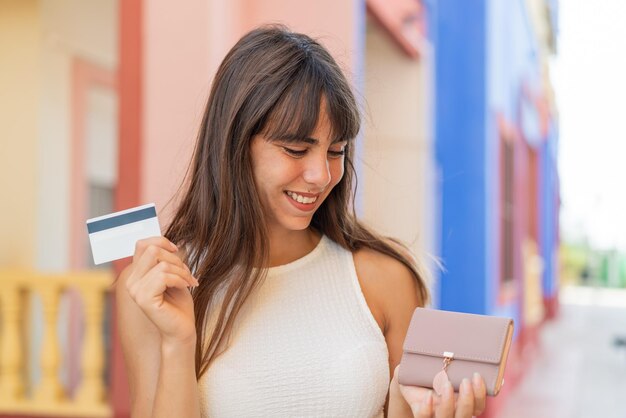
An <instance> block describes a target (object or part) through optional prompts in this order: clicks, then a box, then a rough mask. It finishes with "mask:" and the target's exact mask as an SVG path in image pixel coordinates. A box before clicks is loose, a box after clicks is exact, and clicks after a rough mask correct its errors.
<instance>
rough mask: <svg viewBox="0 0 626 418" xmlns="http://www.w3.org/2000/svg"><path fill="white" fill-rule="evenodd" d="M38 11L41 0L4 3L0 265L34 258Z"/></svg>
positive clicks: (0, 30)
mask: <svg viewBox="0 0 626 418" xmlns="http://www.w3.org/2000/svg"><path fill="white" fill-rule="evenodd" d="M39 9H40V5H39V2H38V1H36V0H4V1H2V2H0V57H1V58H0V59H1V60H2V64H1V70H0V92H1V96H0V190H1V191H2V196H1V197H0V266H12V267H30V266H31V265H32V264H33V263H34V259H35V234H36V227H37V225H36V224H37V189H36V188H37V180H36V179H37V170H38V159H37V155H38V154H37V143H38V135H39V129H38V127H39V97H38V93H39V88H40V56H41V51H40V41H39V39H40V36H41V35H40V31H39V21H40V10H39ZM51 221H52V220H51Z"/></svg>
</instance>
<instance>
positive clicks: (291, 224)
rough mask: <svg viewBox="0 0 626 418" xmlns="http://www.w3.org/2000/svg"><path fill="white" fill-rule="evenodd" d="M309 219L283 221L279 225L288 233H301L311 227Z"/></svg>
mask: <svg viewBox="0 0 626 418" xmlns="http://www.w3.org/2000/svg"><path fill="white" fill-rule="evenodd" d="M311 219H312V218H300V219H298V218H296V219H285V221H284V222H281V225H282V226H283V228H285V229H287V230H289V231H303V230H305V229H307V228H308V227H309V226H310V225H311Z"/></svg>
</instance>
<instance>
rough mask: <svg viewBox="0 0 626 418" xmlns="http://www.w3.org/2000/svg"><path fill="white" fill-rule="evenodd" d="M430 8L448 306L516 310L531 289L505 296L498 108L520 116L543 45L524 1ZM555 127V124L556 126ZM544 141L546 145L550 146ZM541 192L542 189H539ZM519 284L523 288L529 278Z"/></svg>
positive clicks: (550, 230) (549, 286)
mask: <svg viewBox="0 0 626 418" xmlns="http://www.w3.org/2000/svg"><path fill="white" fill-rule="evenodd" d="M429 3H434V4H433V5H432V7H430V10H431V13H432V16H431V19H430V22H431V25H432V26H431V39H432V41H433V43H434V45H435V51H436V110H435V118H436V123H435V129H436V133H435V135H436V158H437V163H438V165H439V170H440V176H441V183H440V185H439V186H440V195H441V202H440V207H441V233H440V256H441V258H442V261H443V264H444V267H445V271H443V272H442V273H441V277H440V280H439V283H438V288H437V289H436V294H437V295H438V300H436V301H435V304H436V305H437V306H438V307H440V308H441V309H448V310H455V311H462V312H474V313H483V314H491V315H506V316H511V317H513V318H514V319H515V320H516V322H518V323H519V319H520V310H521V303H522V297H523V295H522V294H521V292H519V294H518V297H517V299H514V300H512V301H507V302H504V303H502V302H500V300H499V299H500V297H499V296H500V294H499V292H500V206H499V205H500V203H499V202H500V178H499V177H500V166H499V164H500V156H499V155H500V144H499V141H500V139H499V132H498V125H497V118H496V116H497V115H498V114H500V115H502V116H504V117H505V118H506V119H507V120H508V121H510V122H512V123H514V124H519V122H520V121H519V100H520V93H521V90H522V85H523V84H524V83H526V84H527V85H528V86H529V87H531V88H533V89H534V88H538V87H539V86H540V83H541V81H542V80H541V76H540V65H539V61H538V49H537V48H538V45H537V40H536V38H535V35H534V33H533V28H532V24H531V21H530V16H529V15H528V10H527V6H526V3H525V1H524V0H507V1H501V0H480V1H479V0H473V1H457V0H440V1H437V2H429ZM554 135H555V136H556V135H557V134H556V133H555V134H554ZM555 139H556V138H553V139H551V140H550V141H548V143H545V145H544V146H543V147H542V150H541V151H540V160H539V161H540V166H541V175H542V177H540V179H541V180H540V187H539V188H540V192H539V193H540V195H541V199H539V200H537V210H538V211H539V213H540V218H539V222H540V246H541V247H540V248H541V253H542V255H543V256H544V260H546V270H545V272H544V292H546V293H547V294H552V293H553V292H554V288H555V280H556V279H555V277H556V276H555V275H556V272H555V270H556V268H555V266H554V262H553V261H554V251H555V247H556V244H557V237H556V234H555V231H556V229H557V228H556V222H557V219H556V216H555V213H556V203H555V201H556V198H555V193H558V178H557V177H558V176H557V175H556V153H555V152H552V153H550V152H549V149H550V148H551V147H552V148H554V145H553V142H554V140H555ZM543 148H545V149H543ZM537 197H539V196H537ZM519 284H520V286H519V287H520V290H521V287H522V286H521V282H520V283H519Z"/></svg>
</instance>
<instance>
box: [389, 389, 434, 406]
mask: <svg viewBox="0 0 626 418" xmlns="http://www.w3.org/2000/svg"><path fill="white" fill-rule="evenodd" d="M398 386H399V387H400V393H401V394H402V397H403V398H404V400H405V401H406V403H408V404H409V405H411V404H420V403H422V402H423V401H424V399H426V397H427V396H428V394H429V393H431V392H432V391H431V390H429V389H426V388H423V387H420V386H405V385H398ZM433 402H434V399H433Z"/></svg>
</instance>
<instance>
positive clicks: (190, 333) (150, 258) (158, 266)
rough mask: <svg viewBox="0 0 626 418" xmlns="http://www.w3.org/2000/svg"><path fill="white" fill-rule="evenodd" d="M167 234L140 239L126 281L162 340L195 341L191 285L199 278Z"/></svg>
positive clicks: (136, 301) (196, 282)
mask: <svg viewBox="0 0 626 418" xmlns="http://www.w3.org/2000/svg"><path fill="white" fill-rule="evenodd" d="M176 251H177V247H176V246H175V245H174V244H172V243H171V242H170V241H169V240H168V239H167V238H164V237H151V238H147V239H143V240H139V241H137V244H136V245H135V254H134V256H133V264H132V270H131V272H130V274H129V276H128V278H127V280H126V288H127V290H128V294H129V295H130V297H131V299H132V300H133V301H134V302H135V303H136V304H137V305H138V306H139V308H140V309H141V310H142V311H143V312H144V314H145V315H146V317H148V319H150V321H152V323H154V325H155V326H156V328H157V329H158V330H159V333H160V334H161V342H162V343H173V344H179V343H182V344H188V343H191V342H194V341H195V338H196V329H195V319H194V310H193V299H192V297H191V293H190V292H189V290H188V288H189V287H191V286H197V285H198V281H197V280H196V278H194V277H193V276H192V275H191V271H190V270H189V268H188V267H187V266H186V265H185V263H183V261H182V260H181V259H180V257H179V256H178V255H177V254H176Z"/></svg>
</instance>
